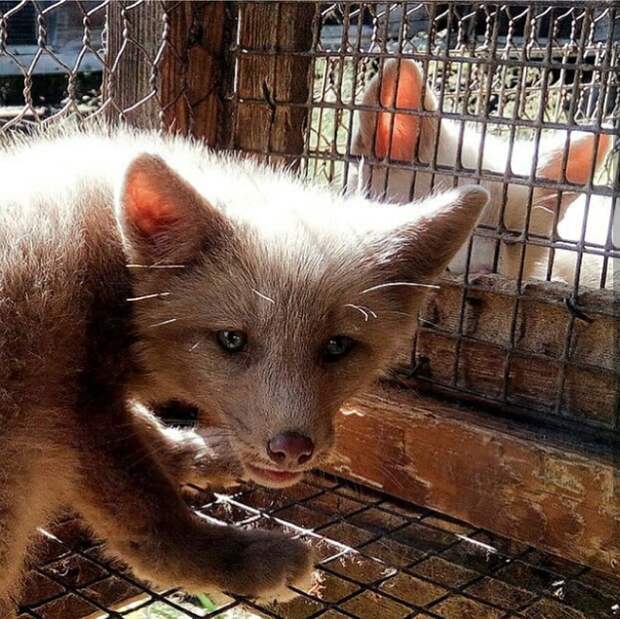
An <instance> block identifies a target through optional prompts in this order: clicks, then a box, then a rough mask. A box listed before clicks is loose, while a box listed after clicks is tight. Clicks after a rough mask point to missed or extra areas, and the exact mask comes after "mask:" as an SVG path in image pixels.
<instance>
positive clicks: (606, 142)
mask: <svg viewBox="0 0 620 619" xmlns="http://www.w3.org/2000/svg"><path fill="white" fill-rule="evenodd" d="M610 144H611V138H610V136H609V135H607V134H606V133H601V134H600V136H599V141H598V148H597V151H596V153H595V152H594V145H595V138H594V134H593V133H592V134H589V135H587V136H583V137H578V138H575V139H573V140H571V142H570V146H569V151H568V161H567V163H566V180H567V181H568V182H569V183H575V184H577V185H585V184H586V183H587V182H588V181H589V180H590V172H591V170H592V163H593V161H594V158H595V157H596V164H595V168H594V169H595V170H596V168H597V167H598V166H599V165H600V164H601V162H602V161H603V159H604V158H605V156H606V155H607V151H608V150H609V147H610ZM563 158H564V149H563V148H561V149H558V150H557V151H555V152H554V153H553V155H552V158H551V160H550V161H549V162H548V163H546V164H545V165H544V166H543V167H542V168H541V170H540V172H539V173H540V176H543V177H545V178H548V179H550V180H556V181H559V180H560V179H561V178H562V160H563Z"/></svg>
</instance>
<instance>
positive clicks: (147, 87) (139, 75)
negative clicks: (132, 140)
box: [104, 1, 232, 146]
mask: <svg viewBox="0 0 620 619" xmlns="http://www.w3.org/2000/svg"><path fill="white" fill-rule="evenodd" d="M107 10H108V29H109V33H108V52H107V57H106V69H105V72H104V105H105V109H106V115H107V118H108V119H109V120H111V121H116V120H119V119H122V120H124V121H126V122H128V123H130V124H132V125H134V126H136V127H140V128H142V129H157V130H164V131H170V132H173V133H180V134H182V135H193V136H195V137H200V138H202V139H204V140H205V141H206V142H207V143H208V144H210V145H212V146H217V145H219V142H220V141H221V139H222V137H223V136H222V132H221V130H222V127H223V124H224V123H223V121H222V118H221V113H222V109H223V103H222V98H221V92H220V90H221V87H222V83H223V81H224V75H223V73H224V71H225V62H224V56H225V51H226V42H227V37H228V36H229V34H230V28H232V22H231V18H230V15H229V8H228V6H227V4H226V3H224V2H196V1H194V2H144V3H140V4H136V5H133V6H132V3H131V2H111V3H109V4H108V9H107Z"/></svg>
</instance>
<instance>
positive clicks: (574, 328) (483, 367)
mask: <svg viewBox="0 0 620 619" xmlns="http://www.w3.org/2000/svg"><path fill="white" fill-rule="evenodd" d="M440 283H441V288H440V290H438V291H437V292H435V291H433V292H432V293H431V294H429V295H428V297H427V299H426V302H425V304H424V306H423V308H422V311H421V313H420V318H421V324H420V327H419V328H418V331H417V344H416V353H417V355H418V360H420V359H422V360H423V361H424V363H423V364H422V365H421V366H420V368H419V371H418V373H417V376H418V377H419V378H420V379H421V380H418V381H413V382H412V383H411V386H412V387H414V388H417V389H423V390H432V391H433V392H434V393H438V394H441V393H448V392H449V391H450V390H452V391H458V392H460V393H462V394H466V395H467V396H468V397H476V396H478V397H479V398H480V402H482V400H483V399H487V400H495V401H496V402H498V403H504V404H506V405H509V406H510V405H514V406H520V407H527V408H529V409H531V410H536V411H540V412H541V413H544V414H549V415H555V416H557V417H566V418H567V419H572V420H574V421H578V422H579V423H583V424H586V425H590V426H591V427H600V428H601V429H602V430H607V431H616V432H620V427H618V423H619V419H618V391H619V389H620V354H619V351H618V341H620V340H619V337H620V305H619V304H618V299H617V297H616V296H615V295H614V292H613V291H611V290H589V291H585V292H583V293H582V294H580V297H579V311H578V312H575V311H573V310H571V309H570V307H569V305H568V304H567V299H570V297H571V293H572V289H571V288H570V287H569V286H567V285H565V284H561V283H552V282H535V281H532V282H529V283H527V284H525V285H524V286H523V289H522V291H521V293H520V295H519V296H518V298H517V290H516V283H515V282H514V281H511V280H507V279H505V278H503V277H501V276H499V275H487V276H479V277H477V278H476V281H475V284H474V285H472V286H470V287H469V288H467V289H466V290H463V282H462V278H459V277H455V276H450V275H445V276H444V277H442V279H441V282H440ZM461 316H462V319H461ZM584 318H585V319H584ZM410 351H411V340H409V341H404V348H403V354H402V355H401V356H400V357H399V358H398V359H397V360H396V365H397V366H398V365H400V366H405V365H407V363H408V362H409V361H410V359H411V352H410Z"/></svg>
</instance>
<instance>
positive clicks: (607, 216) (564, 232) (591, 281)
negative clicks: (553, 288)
mask: <svg viewBox="0 0 620 619" xmlns="http://www.w3.org/2000/svg"><path fill="white" fill-rule="evenodd" d="M582 234H583V242H584V244H585V245H586V246H589V247H593V246H596V247H597V249H598V252H599V253H594V252H592V251H585V252H583V254H582V255H581V258H580V259H579V258H578V256H579V254H578V252H577V251H575V250H572V251H571V250H567V249H557V250H556V251H555V255H554V260H553V264H552V279H553V280H554V281H559V282H564V283H566V284H570V285H573V286H575V285H576V286H578V287H586V288H606V289H610V290H615V287H614V284H615V283H616V282H617V281H618V276H619V275H620V271H619V269H620V259H619V258H615V257H608V258H605V257H604V255H602V254H601V253H600V252H602V251H603V250H604V249H613V250H615V251H616V252H617V250H618V248H620V198H617V197H613V198H612V197H608V196H601V195H597V194H592V195H591V196H590V198H589V200H588V197H587V196H586V194H580V195H579V197H578V198H577V199H575V201H574V202H572V204H570V205H569V207H568V209H567V210H566V213H565V215H564V217H563V218H562V221H560V222H559V224H558V229H557V236H558V238H559V239H560V240H562V241H567V242H569V243H571V244H576V243H580V242H581V240H582ZM578 262H579V264H578Z"/></svg>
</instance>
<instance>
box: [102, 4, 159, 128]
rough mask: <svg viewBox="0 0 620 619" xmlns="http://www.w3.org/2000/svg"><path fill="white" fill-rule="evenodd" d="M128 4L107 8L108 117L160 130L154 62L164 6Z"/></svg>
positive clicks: (105, 78)
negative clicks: (130, 5)
mask: <svg viewBox="0 0 620 619" xmlns="http://www.w3.org/2000/svg"><path fill="white" fill-rule="evenodd" d="M129 4H130V3H128V2H110V3H109V4H108V7H107V11H108V15H107V23H108V35H107V36H108V38H107V49H106V67H105V70H104V78H103V97H104V101H105V106H106V107H105V110H106V116H107V118H108V119H110V120H112V121H115V120H118V119H123V120H126V121H127V122H129V123H130V124H132V125H134V126H136V127H140V128H143V129H158V128H159V125H160V119H159V113H160V111H161V106H160V105H159V101H158V99H157V90H158V88H157V73H156V70H157V67H156V65H155V64H154V62H155V58H156V55H157V50H158V48H159V45H160V43H161V40H162V31H163V28H164V21H163V17H164V14H165V13H164V5H163V4H162V3H159V2H144V3H141V4H139V5H137V6H135V7H133V8H131V9H129V8H128V6H129ZM154 70H155V72H154Z"/></svg>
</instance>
